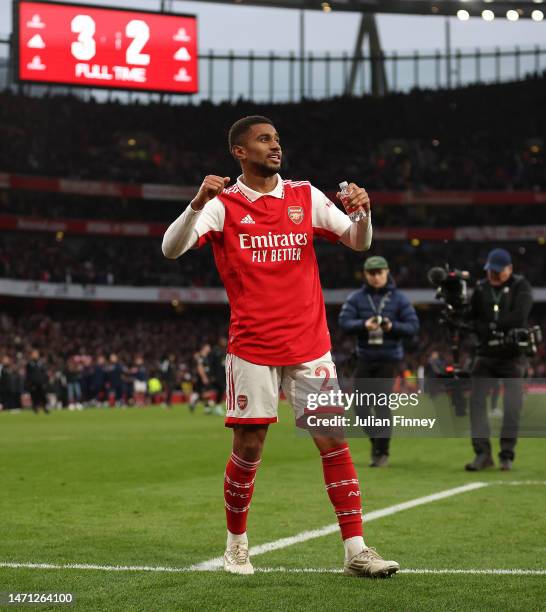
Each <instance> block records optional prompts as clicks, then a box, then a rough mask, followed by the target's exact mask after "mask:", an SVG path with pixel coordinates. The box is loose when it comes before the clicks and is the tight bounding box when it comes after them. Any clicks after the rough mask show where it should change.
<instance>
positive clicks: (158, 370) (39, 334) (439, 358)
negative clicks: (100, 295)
mask: <svg viewBox="0 0 546 612" xmlns="http://www.w3.org/2000/svg"><path fill="white" fill-rule="evenodd" d="M165 308H167V307H165ZM91 309H92V307H87V309H86V311H85V312H84V311H81V310H78V309H77V307H73V308H70V307H66V306H65V307H59V306H57V307H55V308H53V307H51V305H50V307H49V310H47V311H39V310H37V309H35V308H30V309H28V310H27V309H22V310H21V309H16V308H13V307H12V308H5V309H4V310H3V312H2V313H1V314H0V334H1V338H2V340H1V343H0V404H1V405H2V406H3V408H4V409H9V408H17V407H20V406H21V402H22V400H23V397H24V394H25V393H26V392H27V391H29V385H30V382H31V381H30V377H29V363H30V362H32V361H37V362H38V363H39V365H40V370H39V371H41V374H39V376H42V377H43V381H42V382H43V385H44V389H45V393H46V394H47V395H48V401H49V402H50V404H49V405H50V407H61V406H64V407H70V408H81V407H83V406H85V407H91V406H100V405H103V406H106V405H108V404H109V403H110V404H111V405H121V404H123V405H125V404H133V403H136V404H144V403H145V402H147V401H152V402H156V401H157V402H158V401H168V403H170V398H168V397H167V396H166V393H165V391H166V390H169V389H170V391H173V390H175V391H178V392H181V393H182V394H183V396H184V397H185V398H186V399H189V398H190V397H191V394H192V391H193V389H194V388H195V386H196V382H197V377H198V372H197V370H196V355H197V354H198V351H199V350H200V349H201V348H202V347H203V346H204V345H205V344H210V345H212V346H214V345H215V344H217V342H218V340H219V338H221V337H222V336H224V335H225V333H226V331H227V322H228V312H227V309H225V308H218V309H215V308H211V307H209V308H200V309H198V308H192V309H190V310H188V311H187V312H185V313H184V316H180V313H178V314H176V313H174V312H172V311H170V312H169V311H168V310H161V311H160V310H149V311H147V312H146V313H142V312H141V311H142V310H143V309H142V307H141V306H140V305H138V304H135V305H133V306H132V307H129V306H128V305H123V306H119V307H112V309H111V310H105V311H101V310H100V309H99V310H95V311H94V312H91ZM327 312H328V321H329V328H330V331H331V334H332V343H333V356H334V360H335V362H336V364H337V367H338V372H339V376H340V379H341V381H343V379H344V378H347V377H350V376H351V373H352V370H353V367H354V337H352V336H348V335H346V334H345V333H343V332H342V331H341V329H340V328H339V326H338V324H337V315H338V308H328V311H327ZM418 312H419V318H420V321H421V330H420V333H419V338H416V339H413V340H412V341H411V342H410V343H409V344H408V346H407V347H406V348H407V354H406V357H405V359H404V362H403V363H402V364H401V367H400V372H399V375H400V376H401V377H410V378H411V377H413V376H416V375H417V374H419V375H420V376H422V375H423V374H426V375H429V374H430V373H431V372H434V371H435V370H437V368H438V364H440V366H441V367H445V366H446V365H448V364H449V363H452V356H451V354H450V352H449V351H448V350H447V342H446V340H447V335H446V330H445V329H443V328H441V327H440V326H438V323H437V313H438V309H437V308H436V307H434V308H432V309H420V310H419V311H418ZM535 319H536V320H537V321H538V322H541V323H542V326H543V328H544V327H545V323H546V312H541V313H540V314H539V316H538V317H535ZM468 349H469V346H468V341H467V342H466V343H465V344H463V350H462V359H461V363H462V364H464V363H465V362H468V355H469V350H468ZM541 351H542V352H541V353H540V354H539V355H538V356H537V357H536V358H535V359H534V360H532V366H531V368H530V370H529V376H534V377H539V378H546V361H545V360H544V352H543V351H544V346H542V347H541ZM432 366H434V368H432Z"/></svg>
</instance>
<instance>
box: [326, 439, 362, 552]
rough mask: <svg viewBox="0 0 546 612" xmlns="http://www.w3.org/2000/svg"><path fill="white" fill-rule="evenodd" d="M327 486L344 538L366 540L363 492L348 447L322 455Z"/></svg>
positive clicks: (340, 447) (337, 448)
mask: <svg viewBox="0 0 546 612" xmlns="http://www.w3.org/2000/svg"><path fill="white" fill-rule="evenodd" d="M320 456H321V458H322V471H323V472H324V482H325V484H326V491H327V492H328V496H329V497H330V501H331V502H332V505H333V506H334V510H335V511H336V516H337V520H338V523H339V528H340V529H341V537H342V538H343V539H344V540H346V539H347V538H353V537H355V536H362V504H361V499H360V488H359V485H358V477H357V475H356V470H355V466H354V465H353V459H352V457H351V451H350V450H349V447H348V446H347V444H342V445H341V446H336V447H335V448H331V449H330V450H327V451H324V452H321V453H320Z"/></svg>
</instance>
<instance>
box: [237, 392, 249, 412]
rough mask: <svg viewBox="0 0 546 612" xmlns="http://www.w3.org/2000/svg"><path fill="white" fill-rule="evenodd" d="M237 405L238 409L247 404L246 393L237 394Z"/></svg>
mask: <svg viewBox="0 0 546 612" xmlns="http://www.w3.org/2000/svg"><path fill="white" fill-rule="evenodd" d="M237 406H239V410H244V409H245V408H246V407H247V406H248V397H247V396H246V395H238V396H237Z"/></svg>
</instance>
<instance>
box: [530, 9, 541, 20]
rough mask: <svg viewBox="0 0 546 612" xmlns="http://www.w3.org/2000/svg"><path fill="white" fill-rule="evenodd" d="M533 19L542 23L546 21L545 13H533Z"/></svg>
mask: <svg viewBox="0 0 546 612" xmlns="http://www.w3.org/2000/svg"><path fill="white" fill-rule="evenodd" d="M531 19H532V20H533V21H542V20H543V19H544V13H543V12H542V11H533V12H532V13H531Z"/></svg>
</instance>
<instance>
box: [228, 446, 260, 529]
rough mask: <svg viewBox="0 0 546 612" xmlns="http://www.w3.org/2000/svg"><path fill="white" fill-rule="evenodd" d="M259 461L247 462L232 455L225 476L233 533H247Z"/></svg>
mask: <svg viewBox="0 0 546 612" xmlns="http://www.w3.org/2000/svg"><path fill="white" fill-rule="evenodd" d="M259 464H260V460H259V459H258V461H245V460H244V459H241V458H240V457H237V455H236V454H235V453H231V457H230V458H229V461H228V462H227V465H226V473H225V475H224V504H225V506H226V519H227V528H228V529H229V531H231V533H235V534H241V533H245V531H246V519H247V516H248V509H249V507H250V500H251V499H252V493H253V491H254V478H255V476H256V470H257V469H258V465H259Z"/></svg>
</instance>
